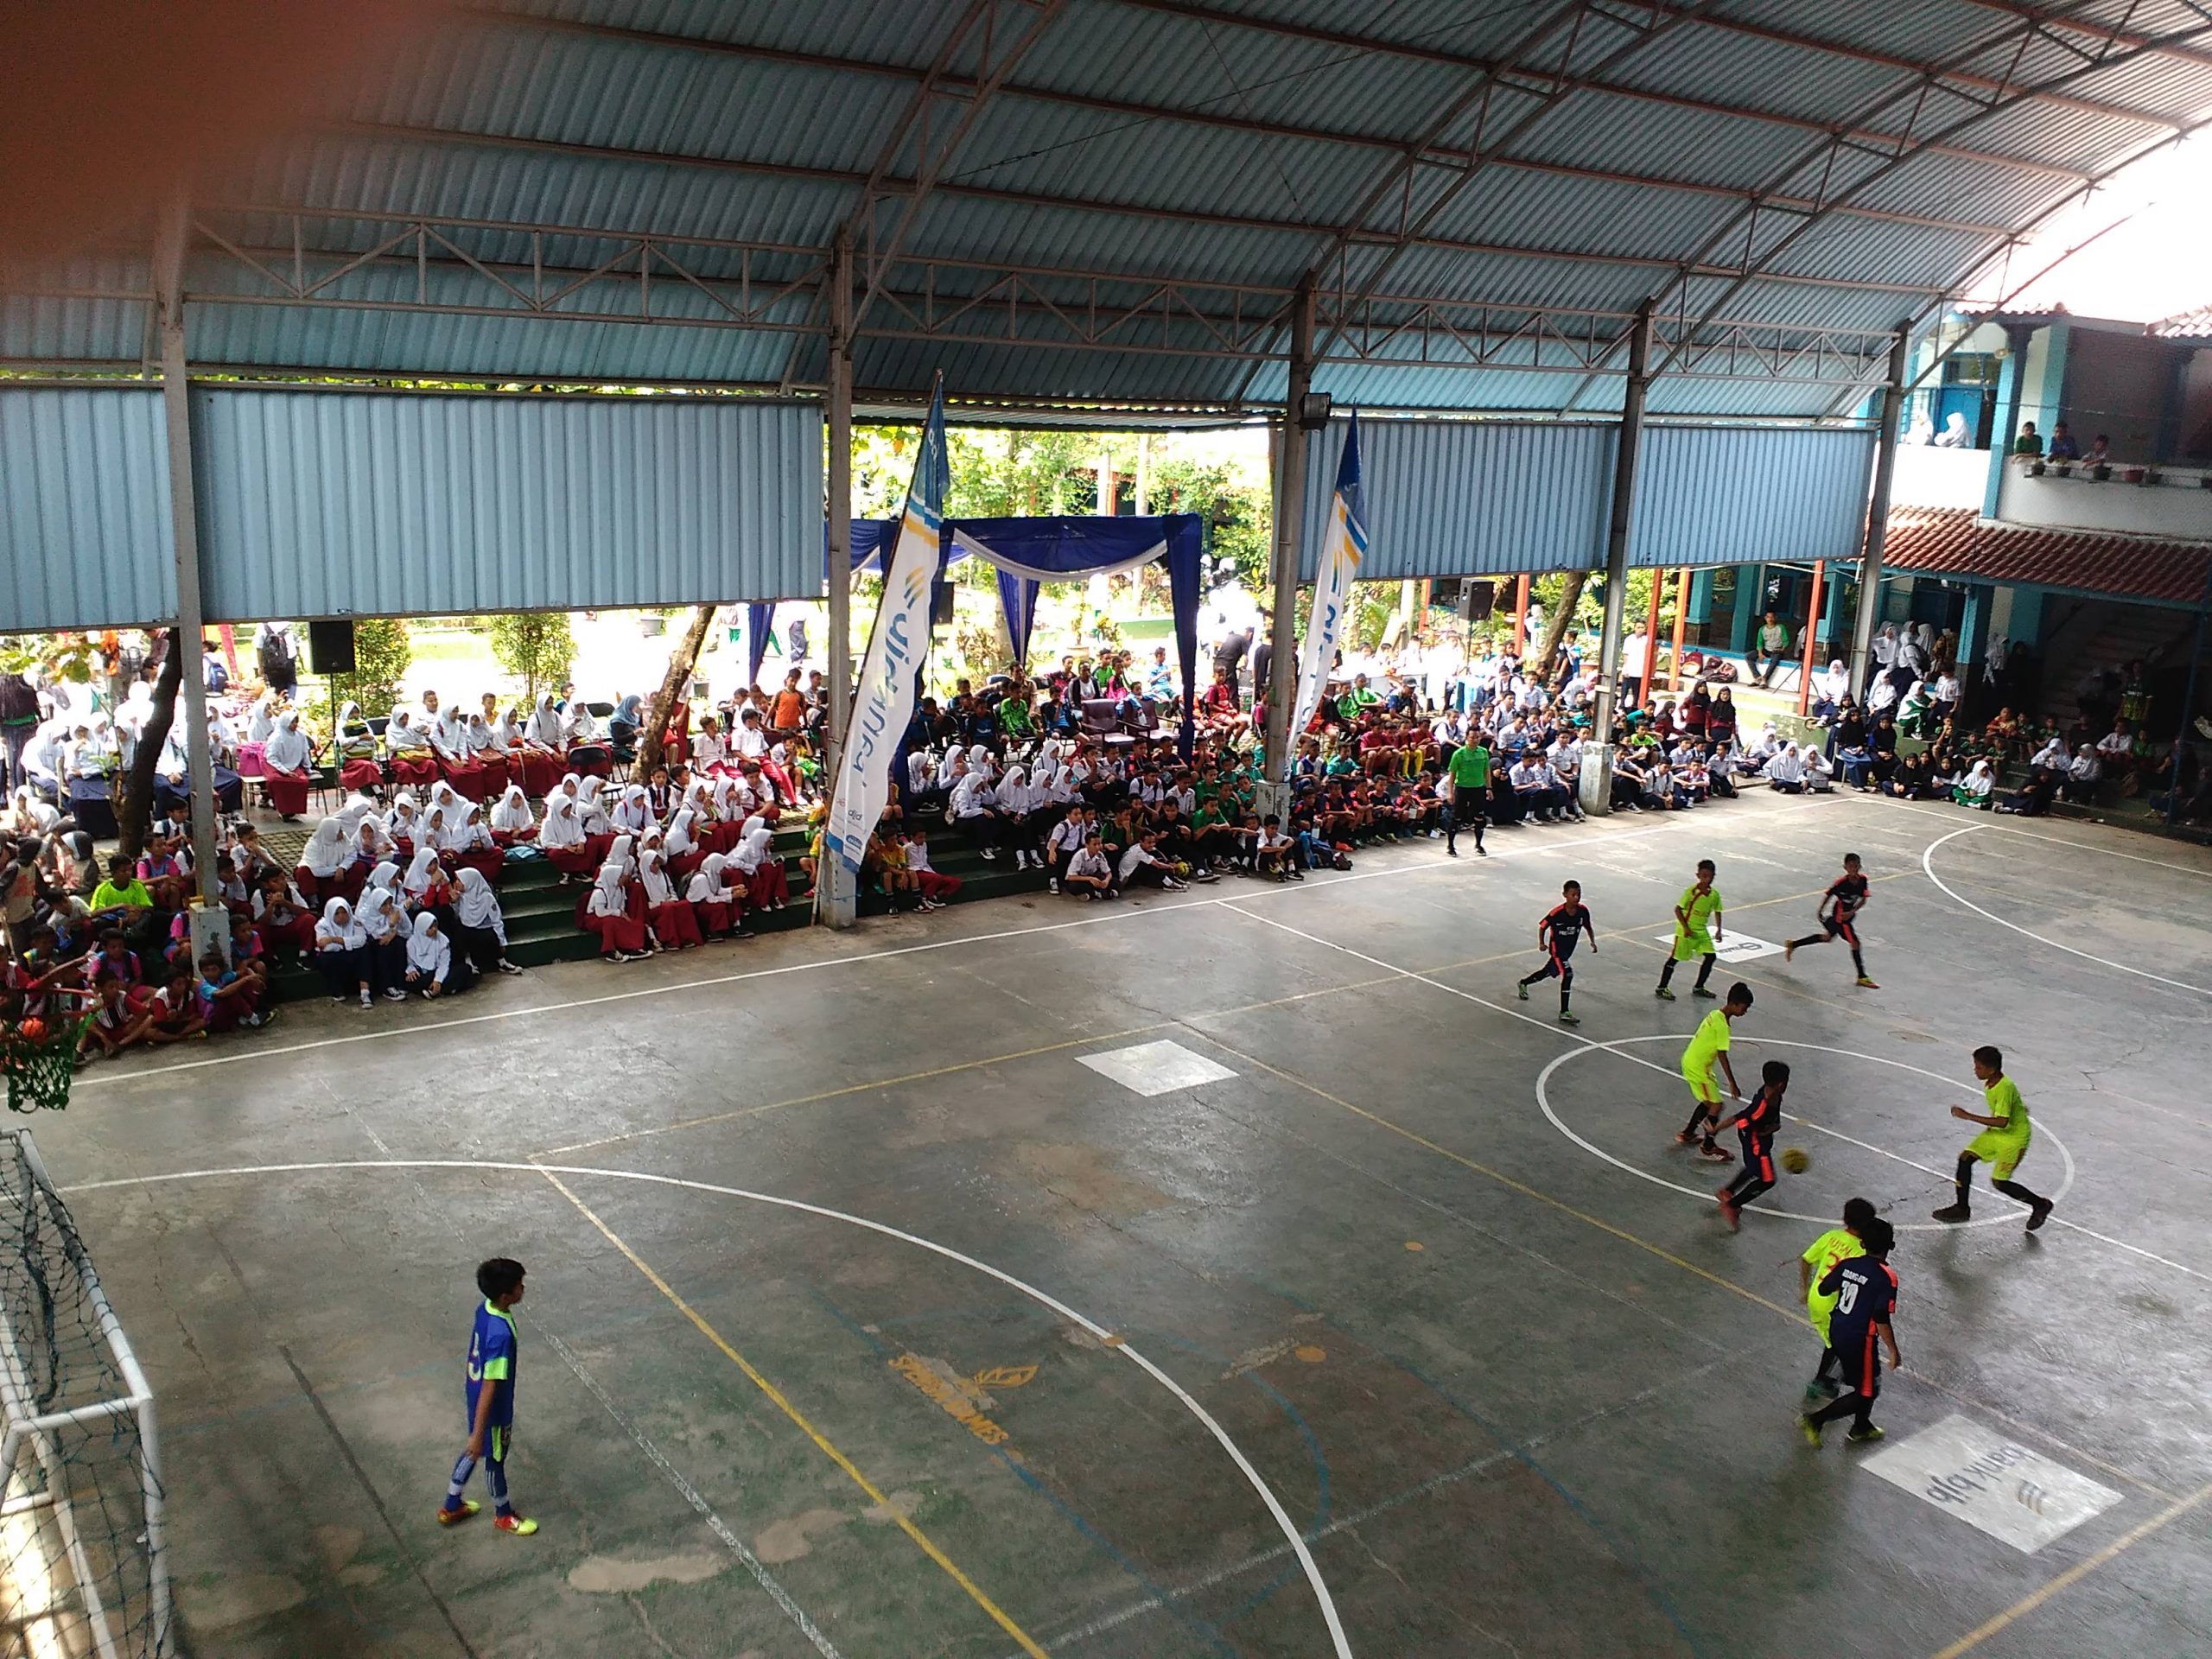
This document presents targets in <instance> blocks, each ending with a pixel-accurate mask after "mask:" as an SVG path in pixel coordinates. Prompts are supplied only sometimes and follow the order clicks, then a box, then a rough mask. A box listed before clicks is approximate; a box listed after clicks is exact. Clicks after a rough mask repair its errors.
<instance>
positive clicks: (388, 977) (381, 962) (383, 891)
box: [354, 887, 415, 1002]
mask: <svg viewBox="0 0 2212 1659" xmlns="http://www.w3.org/2000/svg"><path fill="white" fill-rule="evenodd" d="M354 915H355V916H356V918H358V919H359V922H360V924H361V930H362V931H363V932H365V933H366V934H367V935H368V936H369V983H370V984H371V985H372V986H373V987H375V988H377V989H378V990H381V991H382V992H383V993H384V994H385V996H386V997H388V998H390V999H391V1001H394V1002H399V1001H404V1000H405V999H406V996H407V941H408V939H409V938H410V937H411V936H412V934H413V933H414V931H415V929H414V925H413V924H412V923H411V922H410V921H409V920H408V919H407V912H406V910H405V909H404V907H403V906H401V904H400V902H399V899H398V896H397V894H396V893H393V892H392V891H391V888H389V887H364V888H363V889H362V890H361V902H360V903H359V905H357V906H354Z"/></svg>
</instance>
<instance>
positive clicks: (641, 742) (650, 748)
mask: <svg viewBox="0 0 2212 1659" xmlns="http://www.w3.org/2000/svg"><path fill="white" fill-rule="evenodd" d="M713 626H715V607H713V606H711V605H702V606H701V607H699V613H698V614H697V615H696V616H695V617H693V618H692V619H691V626H690V627H688V628H686V629H685V630H684V631H683V639H680V640H678V641H677V646H676V649H675V650H674V651H671V652H669V653H668V672H667V673H666V674H664V675H663V676H662V677H661V682H660V690H658V691H656V692H655V693H654V694H653V701H652V709H650V710H649V711H648V712H647V714H646V715H645V730H644V731H643V732H642V733H641V734H639V738H638V770H639V772H645V773H647V774H650V773H651V772H652V769H653V768H654V767H655V766H658V765H660V752H661V748H662V747H663V746H664V744H665V743H666V742H667V741H668V717H669V715H670V714H671V712H672V711H673V710H674V709H675V707H676V705H677V702H680V701H681V700H682V698H683V688H684V685H685V684H686V683H687V682H689V681H690V678H691V673H692V671H693V670H694V669H696V668H697V667H698V666H699V652H700V651H701V650H702V649H703V648H704V646H705V645H706V643H707V630H708V629H709V628H711V627H713Z"/></svg>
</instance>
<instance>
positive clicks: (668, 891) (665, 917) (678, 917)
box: [638, 848, 702, 950]
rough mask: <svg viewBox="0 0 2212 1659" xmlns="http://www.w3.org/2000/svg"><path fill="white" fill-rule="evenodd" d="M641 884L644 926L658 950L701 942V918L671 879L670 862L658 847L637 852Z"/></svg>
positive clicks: (680, 947)
mask: <svg viewBox="0 0 2212 1659" xmlns="http://www.w3.org/2000/svg"><path fill="white" fill-rule="evenodd" d="M638 885H639V887H643V888H644V889H645V925H646V926H647V927H648V928H649V929H651V930H652V938H653V948H654V949H655V950H689V949H690V947H691V946H693V945H695V944H700V943H702V941H701V939H700V937H699V918H698V917H697V916H696V914H695V913H693V912H692V909H691V906H690V905H689V904H687V903H686V902H685V901H684V900H683V897H682V896H681V895H680V894H679V893H677V890H676V885H675V883H674V882H672V881H671V880H669V876H668V862H667V860H666V858H665V857H664V855H662V853H661V852H660V850H659V849H658V848H653V849H647V850H646V851H645V852H642V853H640V854H639V855H638Z"/></svg>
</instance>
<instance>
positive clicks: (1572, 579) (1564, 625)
mask: <svg viewBox="0 0 2212 1659" xmlns="http://www.w3.org/2000/svg"><path fill="white" fill-rule="evenodd" d="M1588 577H1589V572H1587V571H1586V570H1570V571H1568V572H1567V584H1566V586H1565V587H1563V588H1560V595H1559V607H1558V608H1557V609H1555V610H1554V611H1553V613H1551V615H1550V616H1548V618H1546V619H1545V620H1544V637H1543V640H1542V642H1541V644H1540V645H1538V646H1537V648H1536V658H1535V660H1536V664H1537V666H1536V669H1535V677H1536V678H1538V679H1540V680H1548V679H1549V678H1550V677H1551V671H1552V662H1553V659H1554V658H1556V657H1557V656H1558V655H1559V642H1560V640H1562V639H1566V638H1567V630H1568V629H1569V628H1571V627H1573V626H1574V607H1576V606H1577V605H1579V604H1580V603H1581V602H1582V584H1583V582H1586V580H1588Z"/></svg>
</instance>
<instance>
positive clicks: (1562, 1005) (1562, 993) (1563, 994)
mask: <svg viewBox="0 0 2212 1659" xmlns="http://www.w3.org/2000/svg"><path fill="white" fill-rule="evenodd" d="M1573 995H1574V993H1573V991H1570V990H1568V989H1567V987H1566V986H1564V985H1562V986H1560V988H1559V1011H1560V1013H1561V1014H1565V1013H1566V1012H1567V999H1568V998H1569V997H1571V996H1573Z"/></svg>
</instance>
